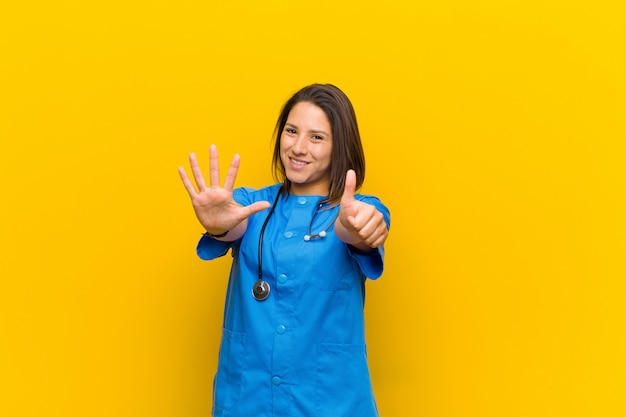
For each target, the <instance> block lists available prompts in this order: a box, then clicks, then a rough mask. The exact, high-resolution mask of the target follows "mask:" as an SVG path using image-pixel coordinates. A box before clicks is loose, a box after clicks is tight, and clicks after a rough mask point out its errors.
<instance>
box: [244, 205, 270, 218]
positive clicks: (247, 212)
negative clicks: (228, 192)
mask: <svg viewBox="0 0 626 417" xmlns="http://www.w3.org/2000/svg"><path fill="white" fill-rule="evenodd" d="M269 207H270V202H269V201H257V202H256V203H252V204H250V205H249V206H245V207H242V208H241V212H242V213H243V215H244V218H248V217H250V216H252V215H253V214H254V213H258V212H259V211H263V210H265V209H267V208H269Z"/></svg>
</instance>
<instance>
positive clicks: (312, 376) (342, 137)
mask: <svg viewBox="0 0 626 417" xmlns="http://www.w3.org/2000/svg"><path fill="white" fill-rule="evenodd" d="M275 135H276V139H275V144H274V155H273V161H272V165H273V169H274V174H275V177H276V178H277V179H278V183H277V184H275V185H272V186H269V187H265V188H262V189H260V190H253V189H249V188H237V189H234V184H235V178H236V176H237V170H238V169H239V156H238V155H235V156H234V158H233V160H232V162H231V165H230V168H229V170H228V173H227V176H226V179H225V181H224V186H223V187H220V178H219V170H218V154H217V149H216V147H215V146H214V145H211V147H210V166H209V184H208V185H207V184H206V181H205V180H204V178H203V175H202V172H201V170H200V168H199V166H198V162H197V159H196V157H195V155H193V154H191V155H190V164H191V170H192V173H193V177H194V179H195V183H196V185H195V186H194V184H193V183H192V181H191V180H190V179H189V177H188V176H187V174H186V173H185V170H184V169H183V168H180V169H179V173H180V176H181V179H182V181H183V184H184V185H185V188H186V189H187V191H188V193H189V195H190V197H191V200H192V204H193V207H194V210H195V213H196V216H197V217H198V220H199V221H200V223H201V224H202V226H203V227H204V228H205V229H206V233H205V234H204V235H203V236H202V238H201V239H200V242H199V244H198V248H197V250H198V255H199V256H200V258H202V259H206V260H209V259H214V258H217V257H220V256H223V255H225V254H226V253H227V252H228V250H229V249H231V250H232V256H233V264H232V269H231V272H230V278H229V284H228V291H227V296H226V303H225V310H224V326H223V333H222V341H221V347H220V354H219V364H218V371H217V374H216V376H215V381H214V395H213V415H214V416H233V417H234V416H245V417H251V416H289V417H297V416H332V417H341V416H349V417H370V416H377V415H378V412H377V410H376V403H375V401H374V396H373V393H372V388H371V383H370V377H369V371H368V366H367V354H366V348H365V334H364V320H363V306H364V300H365V278H366V277H369V278H372V279H375V278H378V277H379V276H380V275H381V274H382V272H383V258H384V250H383V243H384V242H385V240H386V238H387V235H388V229H389V221H390V220H389V211H388V210H387V208H386V207H385V206H384V205H383V204H382V203H381V202H380V200H378V199H377V198H376V197H372V196H365V195H360V194H355V191H356V190H358V189H359V188H360V186H361V185H362V183H363V180H364V176H365V159H364V155H363V148H362V145H361V139H360V136H359V130H358V126H357V122H356V116H355V114H354V110H353V108H352V104H351V103H350V100H349V99H348V98H347V97H346V96H345V94H344V93H343V92H342V91H341V90H339V89H338V88H337V87H335V86H333V85H328V84H326V85H321V84H314V85H310V86H308V87H305V88H303V89H301V90H300V91H298V92H297V93H296V94H295V95H294V96H293V97H291V99H289V100H288V101H287V103H285V105H284V107H283V109H282V111H281V113H280V116H279V118H278V122H277V124H276V131H275Z"/></svg>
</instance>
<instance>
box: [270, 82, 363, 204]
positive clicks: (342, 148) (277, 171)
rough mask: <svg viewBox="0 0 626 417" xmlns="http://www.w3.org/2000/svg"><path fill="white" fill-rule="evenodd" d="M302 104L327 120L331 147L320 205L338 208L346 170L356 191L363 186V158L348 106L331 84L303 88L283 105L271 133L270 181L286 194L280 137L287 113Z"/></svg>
mask: <svg viewBox="0 0 626 417" xmlns="http://www.w3.org/2000/svg"><path fill="white" fill-rule="evenodd" d="M303 101H305V102H309V103H312V104H315V105H316V106H318V107H319V108H321V109H322V110H323V111H324V113H326V117H328V121H329V123H330V127H331V130H332V132H331V133H332V135H333V146H332V151H331V163H330V182H329V185H328V198H327V199H326V200H324V202H328V203H331V204H338V203H339V201H340V200H341V196H342V195H343V191H344V187H345V183H346V172H348V170H349V169H353V170H354V171H355V173H356V189H357V190H358V189H359V188H360V187H361V185H363V181H364V180H365V154H364V152H363V145H362V144H361V135H360V134H359V126H358V125H357V122H356V114H355V113H354V108H353V107H352V103H351V102H350V99H349V98H348V97H347V96H346V95H345V94H344V93H343V91H341V90H340V89H339V88H337V87H335V86H334V85H332V84H312V85H309V86H307V87H304V88H302V89H301V90H300V91H298V92H297V93H295V94H294V95H293V96H292V97H291V98H290V99H289V100H287V102H286V103H285V104H284V106H283V108H282V110H281V112H280V115H279V116H278V121H277V122H276V127H275V130H274V136H275V141H274V155H273V157H272V169H273V174H274V178H275V179H276V180H277V181H279V182H283V183H284V186H283V187H282V191H283V193H288V192H289V191H290V189H291V182H290V181H289V179H287V176H286V175H285V166H284V165H283V162H282V160H281V159H280V137H281V135H282V133H283V129H284V128H285V124H286V123H287V117H288V116H289V112H290V111H291V109H292V108H293V107H294V106H295V105H296V104H298V103H300V102H303Z"/></svg>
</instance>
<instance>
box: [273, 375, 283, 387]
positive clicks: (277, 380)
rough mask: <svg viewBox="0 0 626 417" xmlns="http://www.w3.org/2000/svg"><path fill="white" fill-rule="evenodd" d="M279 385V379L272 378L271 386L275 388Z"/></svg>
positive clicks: (276, 377)
mask: <svg viewBox="0 0 626 417" xmlns="http://www.w3.org/2000/svg"><path fill="white" fill-rule="evenodd" d="M280 383H281V380H280V377H278V376H274V377H272V384H274V385H276V386H279V385H280Z"/></svg>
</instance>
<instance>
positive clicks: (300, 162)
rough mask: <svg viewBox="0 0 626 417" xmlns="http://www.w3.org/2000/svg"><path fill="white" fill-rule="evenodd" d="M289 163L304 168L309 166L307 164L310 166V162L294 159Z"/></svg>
mask: <svg viewBox="0 0 626 417" xmlns="http://www.w3.org/2000/svg"><path fill="white" fill-rule="evenodd" d="M289 161H290V162H291V163H292V164H294V165H296V166H299V167H303V166H305V165H307V164H308V162H304V161H299V160H297V159H293V158H289Z"/></svg>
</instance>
